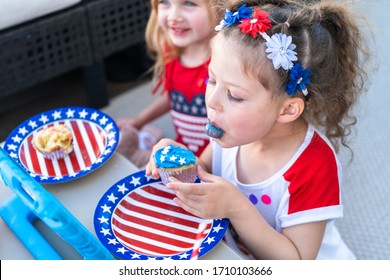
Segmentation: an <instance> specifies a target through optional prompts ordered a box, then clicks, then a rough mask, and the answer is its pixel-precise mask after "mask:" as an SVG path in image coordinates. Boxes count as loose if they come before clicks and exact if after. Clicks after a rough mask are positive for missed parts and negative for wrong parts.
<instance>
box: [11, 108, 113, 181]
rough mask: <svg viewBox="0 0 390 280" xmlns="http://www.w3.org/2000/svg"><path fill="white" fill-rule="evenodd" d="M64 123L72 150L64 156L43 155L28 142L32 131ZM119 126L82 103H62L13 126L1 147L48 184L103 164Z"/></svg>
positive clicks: (83, 173) (111, 151)
mask: <svg viewBox="0 0 390 280" xmlns="http://www.w3.org/2000/svg"><path fill="white" fill-rule="evenodd" d="M57 124H65V125H66V126H67V127H69V129H70V130H71V132H72V135H73V151H72V152H71V153H70V154H69V156H67V157H65V158H64V159H59V160H50V159H45V158H44V157H43V156H42V154H41V153H39V152H37V151H36V150H35V148H34V147H33V146H32V144H31V140H32V138H33V136H34V134H35V133H37V132H38V131H39V130H40V129H43V128H46V127H48V126H52V125H57ZM118 141H119V130H118V127H117V125H116V124H115V122H114V121H113V119H112V118H111V117H109V116H108V115H106V114H104V113H103V112H101V111H98V110H95V109H91V108H85V107H65V108H58V109H53V110H50V111H47V112H44V113H41V114H38V115H36V116H34V117H32V118H30V119H28V120H26V121H24V122H23V123H21V124H20V125H19V126H18V127H16V128H15V129H14V130H13V131H12V132H11V133H10V135H9V136H8V138H7V140H6V141H5V144H4V150H5V151H7V152H8V153H9V154H10V156H11V157H12V158H13V159H14V160H16V161H17V162H19V163H20V164H21V165H22V166H23V167H24V168H25V169H26V170H27V172H29V173H30V175H31V176H32V177H34V178H35V179H36V180H37V181H38V182H41V183H45V184H50V183H59V182H66V181H70V180H74V179H76V178H79V177H81V176H84V175H86V174H88V173H90V172H92V171H93V170H95V169H96V168H98V167H100V166H101V165H103V164H104V163H105V162H106V161H107V160H108V159H109V158H110V156H111V155H112V154H113V153H114V151H115V149H116V147H117V145H118Z"/></svg>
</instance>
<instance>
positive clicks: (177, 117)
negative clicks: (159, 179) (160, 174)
mask: <svg viewBox="0 0 390 280" xmlns="http://www.w3.org/2000/svg"><path fill="white" fill-rule="evenodd" d="M213 3H214V2H212V0H163V1H161V0H151V14H150V17H149V21H148V25H147V29H146V36H145V37H146V43H147V47H148V50H149V52H150V54H151V55H152V57H153V58H154V59H155V65H154V75H153V81H154V84H155V88H154V90H153V92H156V91H157V90H158V89H161V88H162V94H161V96H159V97H157V98H156V99H155V100H154V102H153V103H151V104H150V105H149V106H148V107H147V108H145V109H144V110H142V111H141V112H140V113H139V114H137V115H136V116H134V117H132V118H122V119H118V120H117V124H118V127H119V129H120V130H121V141H120V143H119V146H118V149H117V151H119V152H120V153H122V154H123V155H125V156H126V157H127V158H129V159H130V160H131V161H132V162H133V163H135V164H136V165H137V166H138V167H143V166H144V165H145V164H146V162H147V160H148V158H149V155H150V152H151V150H150V149H151V147H148V146H150V144H149V143H148V142H152V143H155V142H156V139H153V138H158V139H157V140H159V139H160V138H161V134H162V132H161V131H158V129H157V128H154V127H151V126H150V125H148V124H149V123H150V122H151V121H153V120H155V119H157V118H159V117H161V116H163V115H165V114H166V113H168V112H170V113H171V116H172V120H173V125H174V128H175V132H176V134H177V138H176V141H178V142H180V143H182V144H184V145H186V147H187V148H189V149H190V150H191V151H193V152H194V153H196V154H197V155H200V154H201V153H202V151H203V149H204V148H205V147H206V146H207V145H208V143H209V138H208V136H207V135H206V134H205V133H204V129H203V127H204V124H206V123H207V116H206V108H205V100H204V99H205V98H204V95H205V91H206V85H207V77H208V65H209V62H210V54H211V53H210V46H209V43H210V39H211V38H212V37H213V36H214V35H215V31H214V27H215V24H216V23H217V21H216V18H218V17H217V16H216V11H214V10H213V9H212V7H213ZM145 125H147V128H144V129H142V128H143V127H145ZM140 129H142V130H141V133H140V137H139V138H140V140H141V141H140V144H141V145H140V148H141V149H138V145H135V144H137V138H138V137H137V135H136V134H137V130H140ZM149 131H150V132H152V133H151V134H152V135H150V133H148V132H149ZM144 136H145V137H144ZM142 139H145V141H142ZM144 142H146V143H144ZM152 146H153V145H152Z"/></svg>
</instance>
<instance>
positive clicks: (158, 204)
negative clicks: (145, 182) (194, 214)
mask: <svg viewBox="0 0 390 280" xmlns="http://www.w3.org/2000/svg"><path fill="white" fill-rule="evenodd" d="M129 196H130V197H131V198H132V199H134V200H137V201H139V202H142V203H145V204H149V205H152V206H156V207H159V208H162V209H166V210H170V211H175V212H177V213H181V214H185V215H191V214H190V213H188V212H187V211H186V210H184V209H183V208H181V207H179V206H176V205H171V204H167V203H164V202H161V201H158V200H154V199H149V198H146V197H144V196H142V195H141V194H139V193H137V191H134V192H132V193H131V194H130V195H129Z"/></svg>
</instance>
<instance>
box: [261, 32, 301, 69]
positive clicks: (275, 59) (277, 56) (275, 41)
mask: <svg viewBox="0 0 390 280" xmlns="http://www.w3.org/2000/svg"><path fill="white" fill-rule="evenodd" d="M291 42H292V37H291V36H287V35H286V34H281V33H277V34H274V35H272V36H271V39H270V40H268V41H267V42H266V45H267V49H266V52H267V53H269V54H268V55H267V57H268V58H269V59H272V63H273V64H274V67H275V69H279V68H280V66H281V67H283V69H285V70H288V69H290V68H291V67H293V63H292V61H297V60H298V58H297V57H296V54H297V53H296V52H295V51H294V49H295V47H296V46H295V45H294V44H292V43H291Z"/></svg>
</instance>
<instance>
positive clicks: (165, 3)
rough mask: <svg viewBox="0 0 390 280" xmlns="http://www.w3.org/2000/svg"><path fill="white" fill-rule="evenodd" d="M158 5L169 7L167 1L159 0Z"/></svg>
mask: <svg viewBox="0 0 390 280" xmlns="http://www.w3.org/2000/svg"><path fill="white" fill-rule="evenodd" d="M158 3H159V4H161V5H169V1H168V0H159V1H158Z"/></svg>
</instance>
